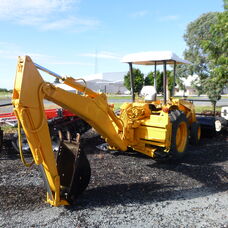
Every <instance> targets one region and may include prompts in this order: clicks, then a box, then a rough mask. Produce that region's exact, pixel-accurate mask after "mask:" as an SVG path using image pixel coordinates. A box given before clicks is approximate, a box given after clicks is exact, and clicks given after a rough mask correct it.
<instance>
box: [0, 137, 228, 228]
mask: <svg viewBox="0 0 228 228" xmlns="http://www.w3.org/2000/svg"><path fill="white" fill-rule="evenodd" d="M86 140H87V143H86V151H87V153H88V158H89V160H90V164H91V169H92V176H91V181H90V184H89V186H88V188H87V190H86V191H85V192H84V193H83V195H82V196H81V197H80V198H79V199H78V202H77V205H75V206H71V207H63V206H62V207H51V206H50V205H49V204H46V203H45V202H44V200H45V190H44V187H43V181H42V179H41V177H40V174H39V171H38V169H37V168H36V167H32V168H30V169H27V168H25V167H23V165H22V164H21V162H20V160H19V157H18V155H17V154H16V153H15V151H13V149H12V148H10V147H9V146H7V145H6V146H5V149H4V150H3V151H2V153H1V154H0V227H4V228H5V227H70V228H71V227H72V228H73V227H74V228H75V227H228V136H227V135H223V136H218V137H216V138H213V139H203V140H202V142H201V145H200V146H198V147H192V146H189V154H188V155H187V156H186V157H185V159H184V160H182V162H181V163H176V164H162V163H160V164H159V163H156V162H155V161H153V160H152V159H150V158H148V157H146V156H143V155H141V154H138V153H133V152H131V153H130V152H125V153H120V152H116V153H112V154H110V153H107V152H103V151H99V150H98V149H96V147H95V146H96V145H97V144H99V143H101V140H100V139H99V138H98V137H97V135H96V134H94V135H93V134H92V135H90V136H89V137H88V138H87V139H86ZM27 159H28V158H27Z"/></svg>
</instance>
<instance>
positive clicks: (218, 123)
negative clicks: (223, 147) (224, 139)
mask: <svg viewBox="0 0 228 228" xmlns="http://www.w3.org/2000/svg"><path fill="white" fill-rule="evenodd" d="M221 129H222V124H221V122H220V121H219V120H216V121H215V130H216V131H217V132H219V131H221Z"/></svg>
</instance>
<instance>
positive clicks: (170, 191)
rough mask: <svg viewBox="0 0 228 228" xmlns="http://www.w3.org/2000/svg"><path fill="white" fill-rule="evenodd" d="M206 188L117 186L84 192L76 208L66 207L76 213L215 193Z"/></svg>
mask: <svg viewBox="0 0 228 228" xmlns="http://www.w3.org/2000/svg"><path fill="white" fill-rule="evenodd" d="M222 189H223V190H224V191H225V190H227V189H228V184H223V185H221V186H220V191H222ZM215 192H216V191H213V190H211V189H209V188H206V187H199V188H193V189H192V188H189V189H180V190H178V189H175V186H168V185H167V186H164V185H160V184H155V183H154V182H148V183H134V184H117V185H110V186H104V187H98V188H94V189H90V190H87V191H85V192H84V194H83V196H81V197H80V198H79V199H78V200H77V203H76V206H68V207H66V208H67V209H68V210H72V211H77V210H81V209H86V208H95V207H104V206H115V205H121V206H125V205H127V206H128V207H129V206H130V205H132V204H140V205H146V204H156V203H158V202H162V201H167V200H169V201H170V200H188V199H194V198H198V197H204V196H208V195H211V194H213V193H215Z"/></svg>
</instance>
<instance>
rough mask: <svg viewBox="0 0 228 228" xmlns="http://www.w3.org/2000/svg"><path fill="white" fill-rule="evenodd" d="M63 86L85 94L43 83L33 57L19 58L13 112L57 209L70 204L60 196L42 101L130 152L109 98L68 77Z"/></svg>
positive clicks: (48, 194) (49, 197)
mask: <svg viewBox="0 0 228 228" xmlns="http://www.w3.org/2000/svg"><path fill="white" fill-rule="evenodd" d="M64 83H65V84H68V85H70V86H71V87H73V88H76V89H78V90H80V91H83V92H85V94H86V95H85V96H81V95H78V94H74V93H71V92H68V91H65V90H63V89H61V88H58V87H55V86H54V85H52V84H51V83H47V82H44V80H43V79H42V77H41V75H40V73H39V71H38V70H37V66H36V64H34V63H33V62H32V60H31V58H30V57H28V56H25V57H24V58H21V57H19V59H18V64H17V71H16V78H15V85H14V91H13V105H14V112H15V114H16V116H17V118H18V121H19V122H20V123H21V125H22V127H23V129H24V132H25V134H26V137H27V140H28V143H29V146H30V149H31V152H32V155H33V158H34V162H35V163H36V164H37V165H39V166H40V168H41V170H42V172H43V177H44V179H45V182H46V186H47V201H48V202H49V203H50V204H52V205H54V206H58V205H66V204H68V202H67V200H65V199H64V197H61V196H60V195H61V194H60V191H61V186H62V185H61V183H60V182H61V181H60V176H59V173H58V169H57V165H56V160H55V157H54V153H53V151H52V144H51V139H50V133H49V128H48V124H47V120H46V117H45V114H44V105H43V99H47V100H50V101H52V102H54V103H56V104H58V105H60V106H61V107H64V108H66V109H68V110H69V111H71V112H73V113H75V114H77V115H78V116H79V117H81V118H82V119H84V120H85V121H86V122H88V123H89V124H90V125H91V126H92V127H94V128H95V129H96V130H97V131H98V132H99V133H100V134H101V135H102V136H103V137H104V139H105V140H106V141H107V142H108V143H109V145H110V146H113V147H115V148H117V149H120V150H123V151H125V150H126V149H127V143H126V142H125V140H123V138H124V136H123V126H122V123H121V122H120V120H119V119H118V118H117V117H116V116H115V114H114V113H113V111H112V110H111V108H110V107H109V105H108V103H107V99H106V96H105V95H104V94H97V93H95V92H93V91H92V90H89V89H86V88H85V87H84V86H82V85H81V84H79V83H77V82H75V80H74V79H73V78H65V79H64ZM66 165H67V164H66Z"/></svg>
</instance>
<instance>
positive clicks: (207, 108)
mask: <svg viewBox="0 0 228 228" xmlns="http://www.w3.org/2000/svg"><path fill="white" fill-rule="evenodd" d="M122 104H123V103H118V102H117V103H114V109H115V110H117V109H119V108H120V106H121V105H122ZM195 110H196V112H203V111H213V107H212V106H200V105H197V106H195ZM216 111H221V107H216Z"/></svg>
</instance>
